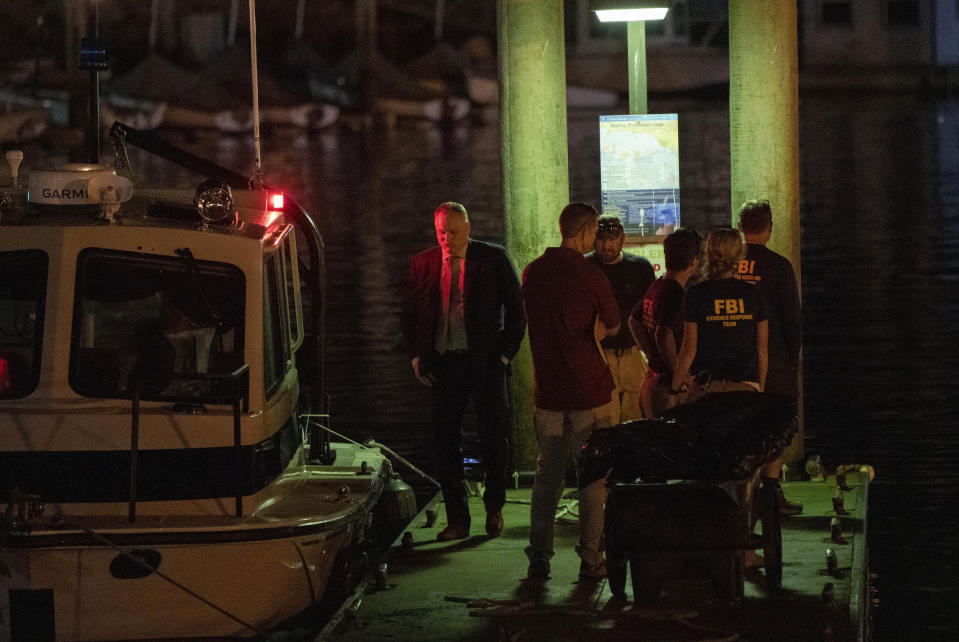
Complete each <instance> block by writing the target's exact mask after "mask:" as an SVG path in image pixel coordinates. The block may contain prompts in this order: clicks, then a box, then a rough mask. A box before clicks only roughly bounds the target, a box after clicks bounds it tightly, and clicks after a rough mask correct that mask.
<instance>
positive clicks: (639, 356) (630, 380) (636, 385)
mask: <svg viewBox="0 0 959 642" xmlns="http://www.w3.org/2000/svg"><path fill="white" fill-rule="evenodd" d="M603 353H604V354H605V355H606V362H607V363H608V364H609V371H610V372H611V373H612V375H613V385H614V386H616V387H615V388H614V389H613V399H612V402H613V425H616V424H621V423H625V422H627V421H635V420H636V419H642V418H643V410H642V407H641V406H640V399H639V397H640V389H641V388H642V386H643V380H644V379H645V378H646V371H647V370H649V363H648V362H647V361H646V355H645V354H643V351H642V350H640V349H639V346H633V347H631V348H625V349H613V348H604V349H603Z"/></svg>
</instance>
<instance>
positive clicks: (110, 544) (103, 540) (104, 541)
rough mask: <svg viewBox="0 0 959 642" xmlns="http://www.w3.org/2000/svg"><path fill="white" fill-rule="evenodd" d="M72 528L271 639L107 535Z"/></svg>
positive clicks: (266, 635) (82, 528) (78, 527)
mask: <svg viewBox="0 0 959 642" xmlns="http://www.w3.org/2000/svg"><path fill="white" fill-rule="evenodd" d="M72 528H76V529H77V530H81V531H83V532H84V533H86V534H87V535H89V536H90V537H92V538H93V539H95V540H97V541H98V542H101V543H102V544H105V545H106V546H108V547H110V548H112V549H113V550H115V551H116V552H118V553H120V554H121V555H123V556H124V557H126V558H127V559H129V560H130V561H132V562H133V563H134V564H136V565H137V566H139V567H141V568H142V569H144V570H148V571H150V572H151V573H156V574H157V575H158V576H160V577H161V578H162V579H164V580H166V581H167V582H169V583H170V584H172V585H173V586H175V587H176V588H178V589H180V590H181V591H183V592H184V593H186V594H187V595H189V596H191V597H193V598H196V599H197V600H199V601H200V602H203V603H204V604H206V605H207V606H209V607H210V608H212V609H213V610H215V611H217V612H219V613H221V614H223V615H225V616H227V617H228V618H230V619H231V620H233V621H234V622H236V623H237V624H240V625H241V626H244V627H246V628H248V629H249V630H251V631H253V632H254V633H256V634H257V635H260V636H262V637H263V638H264V639H266V640H269V639H271V638H270V636H269V635H268V634H267V633H266V632H264V631H261V630H260V629H258V628H256V627H255V626H253V625H252V624H250V623H249V622H245V621H244V620H241V619H240V618H238V617H237V616H235V615H233V614H232V613H230V612H229V611H227V610H225V609H223V608H220V607H219V606H217V605H216V604H214V603H213V602H211V601H210V600H208V599H206V598H205V597H203V596H202V595H200V594H199V593H197V592H196V591H193V590H192V589H189V588H187V587H185V586H183V585H182V584H180V583H179V582H177V581H176V580H174V579H173V578H171V577H169V576H167V575H165V574H163V573H161V572H160V571H159V570H157V569H155V568H153V567H152V566H150V565H149V564H147V563H145V562H144V561H143V560H140V559H137V558H136V557H134V556H133V555H131V554H130V553H129V552H127V551H125V550H123V549H122V548H120V547H119V546H117V545H116V544H114V543H113V542H111V541H110V540H108V539H107V538H106V537H104V536H103V535H100V534H99V533H97V532H95V531H93V530H91V529H89V528H86V527H83V526H72Z"/></svg>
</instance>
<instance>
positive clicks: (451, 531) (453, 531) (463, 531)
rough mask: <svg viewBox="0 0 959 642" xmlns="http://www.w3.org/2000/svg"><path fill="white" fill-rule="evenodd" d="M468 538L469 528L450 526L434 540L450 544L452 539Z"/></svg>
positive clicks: (457, 525)
mask: <svg viewBox="0 0 959 642" xmlns="http://www.w3.org/2000/svg"><path fill="white" fill-rule="evenodd" d="M469 536H470V527H469V526H464V525H462V524H450V525H449V526H447V527H446V528H444V529H443V530H441V531H440V532H439V533H438V534H437V535H436V539H437V540H439V541H441V542H450V541H452V540H454V539H466V538H467V537H469Z"/></svg>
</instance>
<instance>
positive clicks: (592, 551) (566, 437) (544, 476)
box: [526, 403, 613, 565]
mask: <svg viewBox="0 0 959 642" xmlns="http://www.w3.org/2000/svg"><path fill="white" fill-rule="evenodd" d="M533 424H534V426H535V429H536V441H537V444H538V445H539V453H538V455H537V457H536V477H535V478H534V479H533V494H532V502H531V504H532V505H531V506H530V526H529V544H530V545H529V546H528V547H527V548H526V554H527V556H529V558H530V559H546V560H548V559H550V558H551V557H553V554H554V551H553V523H554V522H555V520H556V508H557V507H558V506H559V500H560V499H561V498H562V496H563V481H564V478H565V476H566V467H567V465H568V464H569V462H570V460H571V459H572V458H573V457H575V456H576V455H577V454H578V453H579V451H580V449H581V447H582V446H583V444H584V443H586V440H587V439H588V438H589V436H590V434H592V432H593V430H595V429H596V428H607V427H609V426H612V425H613V406H612V403H609V404H606V405H604V406H600V407H598V408H592V409H590V410H569V411H565V412H559V411H553V410H543V409H541V408H536V409H535V410H534V412H533ZM605 504H606V480H605V479H600V480H597V481H595V482H593V483H591V484H589V485H588V486H587V487H586V488H582V489H580V491H579V537H580V539H579V546H578V547H577V548H576V550H577V552H578V553H579V556H580V557H581V558H582V559H583V561H585V562H586V563H587V564H590V565H596V564H599V563H600V562H602V561H603V519H604V515H603V510H604V507H605Z"/></svg>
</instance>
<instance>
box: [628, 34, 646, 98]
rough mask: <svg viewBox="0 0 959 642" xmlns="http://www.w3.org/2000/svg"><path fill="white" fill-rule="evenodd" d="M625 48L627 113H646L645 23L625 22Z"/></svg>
mask: <svg viewBox="0 0 959 642" xmlns="http://www.w3.org/2000/svg"><path fill="white" fill-rule="evenodd" d="M626 49H627V51H628V55H629V64H628V65H627V68H628V70H629V113H630V114H647V113H649V108H648V106H647V99H646V94H647V90H646V89H647V87H648V86H649V85H648V83H647V82H646V23H645V22H644V21H643V20H633V21H631V22H627V23H626Z"/></svg>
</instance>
